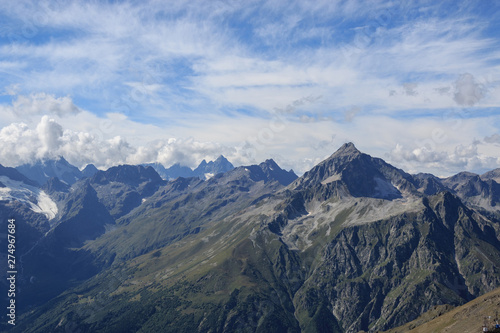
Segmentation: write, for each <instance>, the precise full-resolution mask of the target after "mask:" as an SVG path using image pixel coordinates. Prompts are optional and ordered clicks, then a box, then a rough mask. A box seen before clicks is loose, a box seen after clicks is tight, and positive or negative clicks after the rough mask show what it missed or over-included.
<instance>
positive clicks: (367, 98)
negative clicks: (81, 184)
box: [0, 1, 500, 170]
mask: <svg viewBox="0 0 500 333" xmlns="http://www.w3.org/2000/svg"><path fill="white" fill-rule="evenodd" d="M484 6H486V5H485V4H484V3H483V2H479V1H478V2H469V3H467V4H462V5H461V6H456V4H455V3H454V2H451V1H450V2H439V3H435V4H432V5H430V4H428V3H427V2H425V1H422V2H410V1H408V2H403V3H401V4H397V5H396V4H395V3H393V2H390V1H371V2H369V3H368V4H367V3H366V2H362V1H314V2H305V1H248V2H244V3H243V2H238V1H220V2H213V1H194V2H193V1H176V2H169V3H165V2H163V1H147V2H143V3H140V2H132V1H122V2H112V3H110V2H104V1H103V2H100V1H96V2H90V3H82V2H78V1H70V2H62V1H55V2H42V3H40V4H34V3H32V2H29V1H25V2H23V1H18V2H3V3H1V4H0V12H1V13H2V14H1V16H2V21H3V22H5V23H3V25H1V26H0V38H1V40H0V78H1V80H2V84H3V87H2V89H1V90H2V91H3V92H4V93H3V96H0V102H1V103H2V104H1V105H0V112H1V113H2V115H5V116H4V117H2V120H1V121H0V124H1V126H2V127H4V129H7V128H10V127H9V125H10V123H11V122H13V121H18V122H19V121H21V119H19V118H20V117H22V116H25V117H28V118H27V119H23V122H24V123H26V126H28V129H29V131H32V132H26V131H28V129H26V128H25V127H23V128H24V129H25V130H21V128H20V127H15V128H16V129H17V130H16V131H14V130H13V129H12V128H10V129H9V131H13V132H12V133H14V134H15V133H18V134H15V135H14V134H13V135H14V137H16V138H19V140H21V141H22V140H24V139H21V138H24V137H33V138H38V140H41V139H40V135H39V133H38V132H37V131H38V130H37V129H35V127H34V126H37V124H38V123H39V121H40V119H41V118H40V117H41V116H42V115H49V116H50V117H51V118H50V119H52V118H53V119H54V121H55V122H56V123H57V124H60V126H62V128H63V132H64V133H70V132H71V133H87V134H89V135H90V136H92V135H94V136H97V137H98V138H99V140H101V141H102V142H108V143H105V144H104V146H106V145H109V147H120V148H119V149H118V148H116V149H115V148H109V149H110V151H116V153H109V154H108V155H109V156H110V161H111V159H113V158H114V159H115V160H116V161H115V162H126V161H130V162H134V163H135V162H140V161H146V160H149V159H156V160H159V161H163V162H164V163H171V162H173V161H174V160H175V158H178V159H179V161H181V160H182V161H183V162H185V163H187V164H192V163H195V161H196V160H197V159H199V158H200V157H201V156H202V155H203V154H202V153H201V150H197V149H198V148H196V149H194V148H193V149H188V146H189V145H190V144H191V143H193V142H198V143H199V142H204V144H203V145H201V146H199V147H204V149H207V151H210V152H213V151H214V149H219V150H220V151H221V152H222V151H224V152H226V153H227V154H232V156H233V158H234V159H235V160H236V161H238V162H241V163H245V162H250V161H251V160H252V158H254V159H255V158H260V157H263V156H264V155H267V156H265V157H273V156H274V157H276V158H277V159H281V161H282V162H283V163H284V164H286V165H287V166H294V165H301V167H300V168H301V169H304V168H306V167H307V165H308V163H312V162H311V161H312V160H316V159H320V158H323V157H324V156H325V155H327V154H328V150H330V152H331V150H332V149H335V147H328V148H325V149H323V148H321V149H319V148H318V147H322V145H318V142H330V141H331V138H332V137H334V138H335V140H337V141H338V142H332V145H333V146H335V144H336V143H338V144H341V143H342V141H343V140H348V139H349V140H353V141H357V142H359V143H360V144H361V145H362V146H364V148H365V149H366V150H367V151H368V152H373V153H382V154H384V153H388V152H389V154H392V155H391V156H393V157H394V158H393V159H394V162H396V163H401V164H405V165H406V164H408V166H409V167H410V168H412V169H416V168H417V166H418V167H422V168H426V167H431V166H430V164H426V163H427V162H425V161H430V160H429V159H427V160H426V159H423V158H420V159H419V158H417V157H415V156H416V155H415V154H413V155H411V154H412V153H411V152H414V151H415V149H419V147H418V144H415V142H416V141H418V140H424V139H430V140H432V133H430V132H429V131H427V130H425V126H423V125H422V124H426V123H432V124H433V125H432V126H433V127H434V128H437V127H439V128H441V127H443V126H445V124H446V123H447V121H448V119H449V118H450V117H449V116H448V115H449V114H454V115H455V116H454V117H455V118H457V117H458V119H459V120H460V121H462V123H463V124H465V125H464V126H465V127H463V128H461V129H460V130H461V132H462V133H461V135H460V136H456V135H448V138H449V139H448V140H447V141H446V144H444V143H438V144H437V146H438V147H437V148H436V149H435V150H434V152H433V154H431V155H432V156H434V157H435V158H436V161H435V163H436V164H435V165H433V166H432V167H433V168H436V167H437V165H438V164H439V163H443V165H444V167H443V170H444V169H446V165H449V166H450V168H451V167H453V168H455V166H458V165H461V166H463V167H466V168H469V169H470V168H478V165H479V164H477V163H476V164H474V163H468V164H467V163H466V164H463V163H462V164H460V163H459V164H456V163H455V164H453V163H454V162H453V158H447V157H445V155H446V156H452V155H453V156H458V154H457V153H456V151H457V149H458V150H460V148H459V147H465V146H467V145H470V142H473V141H474V139H475V138H476V136H477V135H480V136H482V137H485V136H493V135H495V133H497V132H498V126H499V124H498V121H497V120H496V118H495V117H494V115H498V111H499V108H500V97H499V96H500V94H499V93H498V91H499V89H500V88H499V86H500V67H499V64H500V51H498V50H499V44H500V40H499V38H498V35H497V33H496V31H497V30H495V29H496V28H498V24H497V23H496V22H498V21H499V20H497V18H498V17H497V16H498V12H500V11H499V10H498V9H499V8H498V6H497V5H495V4H489V5H488V6H492V7H489V9H488V10H485V9H484ZM495 6H496V7H495ZM495 15H496V16H495ZM14 88H15V89H14ZM308 96H321V98H319V99H316V100H315V101H314V102H313V103H305V104H302V105H300V106H298V107H296V108H295V109H294V110H293V112H292V113H282V114H280V112H279V111H277V110H279V109H284V108H286V106H287V105H290V104H291V103H293V102H294V101H297V100H300V99H302V98H306V97H308ZM471 108H473V110H470V109H471ZM464 110H466V114H464V112H465V111H464ZM492 113H493V114H492ZM277 114H280V116H281V117H283V118H284V119H285V121H286V122H287V127H286V128H287V129H286V130H283V131H281V132H279V133H278V132H276V131H275V132H273V133H272V134H273V136H274V137H273V139H272V140H271V141H272V142H268V143H266V144H265V145H263V147H264V148H262V149H258V154H257V155H255V154H253V155H252V154H248V151H247V152H245V151H244V149H243V147H247V148H248V144H247V141H248V138H249V137H250V138H251V137H257V136H258V135H259V133H264V132H266V129H269V122H270V121H272V119H273V117H275V116H276V115H277ZM457 115H458V116H457ZM485 116H490V117H493V119H490V123H489V124H488V126H486V128H485V129H483V130H482V133H481V132H478V131H476V128H475V127H474V126H472V125H471V127H467V126H469V124H472V123H475V122H479V123H481V122H482V121H483V120H477V121H476V120H475V119H473V118H475V117H479V118H484V117H485ZM44 119H45V118H44ZM103 121H104V122H109V121H111V122H112V123H113V124H114V128H113V130H112V131H102V130H101V129H100V125H99V124H102V122H103ZM93 122H94V123H95V124H94V125H92V123H93ZM47 124H49V123H47ZM50 124H51V123H50ZM96 124H97V125H96ZM374 124H377V126H380V127H381V129H380V130H379V129H372V128H371V127H370V126H373V125H374ZM421 125H422V126H421ZM16 126H17V125H16ZM47 126H49V125H47ZM92 126H94V128H92ZM120 126H123V128H124V129H126V130H121V129H120ZM397 126H407V127H410V128H419V130H413V129H410V130H401V129H398V128H397ZM101 127H102V126H101ZM105 127H106V126H105ZM108 127H109V126H108ZM37 128H38V127H37ZM108 129H109V128H108ZM6 131H7V130H6ZM263 131H264V132H263ZM9 133H11V132H9ZM20 133H21V134H20ZM22 133H24V134H22ZM28 133H32V134H30V135H28ZM312 133H314V134H312ZM16 135H17V136H16ZM75 135H76V134H75ZM79 135H80V134H78V135H76V136H75V138H76V137H78V138H79V137H80V136H79ZM82 135H83V134H82ZM85 135H86V134H85ZM85 135H84V137H85ZM370 135H371V137H370ZM377 135H379V136H380V137H381V138H383V139H380V138H376V137H375V136H377ZM118 136H119V137H120V138H121V139H120V140H121V141H120V140H118V141H109V140H114V139H113V138H115V137H118ZM464 137H465V139H466V140H465V141H467V142H465V141H464ZM82 138H83V137H82ZM170 138H175V142H177V145H175V144H174V145H172V144H168V142H169V139H170ZM4 140H7V139H6V137H5V136H4ZM33 140H35V139H33ZM58 140H59V141H57V140H56V141H57V142H60V140H63V139H58ZM75 140H76V139H75ZM75 140H70V141H71V142H79V141H78V140H79V139H78V140H76V141H75ZM82 140H83V139H82ZM335 140H334V141H335ZM63 141H64V140H63ZM152 141H154V142H156V143H155V144H159V143H158V142H161V143H162V144H164V146H165V147H177V146H178V147H181V146H182V147H183V148H182V149H184V150H185V151H186V152H187V153H185V154H184V155H183V156H184V157H182V156H181V155H179V154H178V153H171V154H167V153H166V155H162V156H160V155H156V157H155V156H154V154H153V155H151V154H152V153H151V151H153V150H154V149H153V150H151V149H150V147H155V149H156V150H161V149H160V148H158V146H154V145H153V146H151V145H150V144H149V143H148V142H152ZM315 141H316V142H315ZM85 142H87V141H85ZM113 142H114V143H113ZM180 142H182V145H180ZM125 143H126V144H125ZM245 144H246V146H245ZM396 144H399V146H398V147H399V148H398V149H396V148H394V147H396ZM169 145H170V146H169ZM35 146H36V145H35ZM195 146H196V144H194V143H193V144H192V147H195ZM254 146H255V144H254ZM261 146H262V145H261ZM290 146H293V147H297V148H296V149H290V148H289V147H290ZM486 146H487V145H486V143H485V144H482V145H480V146H478V147H480V148H478V150H477V151H478V154H480V155H481V156H483V155H484V156H485V157H487V156H491V157H492V156H493V153H491V154H490V153H488V149H491V151H492V152H493V148H491V147H493V146H492V144H489V146H488V147H490V148H488V149H486V150H485V148H484V147H486ZM51 147H52V148H54V151H57V152H58V153H61V152H64V149H63V148H62V147H64V145H62V146H61V145H60V146H57V147H56V146H51ZM75 147H76V146H75ZM77 147H81V149H87V151H88V152H90V151H91V150H92V149H94V148H95V147H94V148H90V147H93V146H92V145H88V146H85V144H79V145H77ZM85 147H87V148H85ZM210 147H211V148H210ZM311 147H313V148H311ZM314 147H316V149H315V148H314ZM254 148H255V147H254ZM26 149H28V146H26ZM40 149H41V148H36V149H35V148H33V151H35V152H32V153H31V155H30V154H27V155H26V154H21V155H22V157H21V155H20V157H19V158H17V160H19V161H24V160H26V159H28V156H31V157H33V158H34V157H36V156H40V154H41V153H40V151H41V150H40ZM95 149H98V148H95ZM106 149H108V148H106ZM165 149H166V150H165V151H169V150H168V149H170V148H168V149H167V148H165ZM68 151H69V150H68ZM98 151H100V150H99V149H98ZM173 151H174V150H173ZM437 151H442V152H444V155H440V154H437V153H436V152H437ZM47 152H48V151H47ZM47 152H46V153H47ZM407 152H410V153H407ZM44 154H45V153H44ZM44 154H42V155H44ZM99 154H101V153H99ZM99 154H97V153H96V154H94V155H95V156H94V155H91V154H90V153H89V154H87V155H85V154H83V155H82V156H85V158H83V157H82V159H81V160H78V161H77V159H76V158H75V161H77V162H78V163H83V159H87V158H88V159H90V157H92V158H95V159H96V160H98V161H99V163H101V164H102V165H106V164H109V163H111V162H107V160H106V159H105V158H104V157H102V156H104V155H105V154H104V153H102V154H101V155H102V156H101V155H99ZM120 154H123V156H122V155H120ZM190 154H191V155H192V157H188V155H190ZM311 154H312V155H314V156H312V157H311V156H310V155H311ZM97 155H99V156H97ZM251 155H252V156H253V157H252V158H250V157H249V156H251ZM100 156H101V157H100ZM166 156H170V157H166ZM419 156H423V155H419ZM434 157H433V158H434ZM308 158H310V160H309V162H303V161H306V160H307V159H308ZM429 158H431V157H429ZM486 160H487V159H483V161H486ZM491 161H492V160H488V162H487V163H486V162H485V163H486V164H484V163H483V164H481V165H483V166H485V165H488V166H495V165H494V163H493V162H491ZM424 162H425V163H424ZM433 163H434V162H433ZM296 168H297V167H296Z"/></svg>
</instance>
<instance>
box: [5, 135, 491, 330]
mask: <svg viewBox="0 0 500 333" xmlns="http://www.w3.org/2000/svg"><path fill="white" fill-rule="evenodd" d="M131 170H132V169H131ZM133 170H135V171H138V169H133ZM135 171H134V172H119V173H117V175H121V176H120V177H114V176H113V177H111V175H109V177H108V176H106V177H104V178H103V177H102V176H104V174H102V173H98V174H96V176H95V177H94V178H93V179H90V180H87V181H84V182H79V183H77V184H75V185H74V187H72V189H71V190H70V191H69V193H70V194H61V196H62V197H64V198H66V199H65V200H64V201H63V202H61V203H60V205H61V209H60V212H62V213H61V216H60V217H59V218H58V221H59V222H57V223H56V224H55V225H54V227H53V229H52V230H53V231H51V232H49V233H47V235H52V236H51V237H52V238H51V239H52V243H51V242H49V241H41V242H40V244H43V245H44V247H42V248H40V249H39V250H40V251H37V252H36V253H44V254H50V255H51V256H53V257H55V258H58V256H59V254H63V255H65V256H67V259H65V261H60V262H63V263H68V262H72V263H75V264H74V265H73V266H70V268H71V269H69V270H64V275H63V276H62V280H59V281H58V285H57V286H52V287H51V286H50V280H47V279H48V278H47V277H42V278H45V279H46V280H44V281H40V280H38V281H37V280H36V279H34V280H33V283H31V282H30V283H31V284H32V286H31V285H30V286H29V288H26V290H28V291H27V293H29V292H31V293H33V297H35V296H36V295H35V293H36V284H37V283H39V284H40V285H44V286H47V289H46V290H49V291H54V290H57V291H58V294H57V295H56V294H54V295H52V296H51V297H50V300H46V301H44V302H41V303H40V304H33V306H32V307H31V308H30V309H29V311H25V313H24V315H23V316H21V317H20V321H19V323H20V324H19V326H16V327H15V328H14V330H13V331H16V332H67V331H80V332H188V331H189V332H193V331H197V332H358V331H360V330H365V331H371V332H374V331H377V330H387V329H390V328H393V327H397V326H399V325H402V324H404V323H407V322H409V321H411V320H414V319H416V318H418V317H419V316H420V315H422V314H423V313H425V312H427V311H429V310H432V309H434V308H435V306H438V305H444V304H451V305H453V306H458V305H461V304H464V303H466V302H468V301H470V300H472V299H474V298H476V297H478V296H481V295H483V294H485V293H487V292H489V291H491V290H494V289H495V288H498V287H499V286H500V271H499V269H498V267H500V223H499V219H498V209H497V207H496V206H495V205H492V204H491V203H492V202H496V192H495V191H474V192H469V191H466V190H465V189H466V187H467V186H468V185H466V184H467V183H469V184H471V181H473V182H479V181H482V180H481V179H479V178H477V177H476V178H475V177H457V178H454V179H452V181H450V182H446V181H444V180H441V179H439V178H437V177H434V176H432V175H423V174H420V175H417V176H412V175H410V174H408V173H405V172H404V171H402V170H400V169H397V168H395V167H393V166H391V165H390V164H387V163H386V162H384V161H383V160H381V159H378V158H373V157H371V156H369V155H366V154H363V153H361V152H360V151H358V150H357V149H356V147H354V145H353V144H346V145H344V146H342V147H341V148H340V149H339V150H338V151H337V152H335V153H334V154H333V155H332V156H330V157H329V158H328V159H326V160H325V161H323V162H321V163H319V164H318V165H317V166H315V167H314V168H313V169H311V170H310V171H309V172H307V173H305V174H304V175H303V176H302V177H300V178H298V179H296V180H294V178H295V177H294V175H293V174H292V173H290V172H286V171H284V170H282V169H281V168H279V166H277V165H276V163H274V161H272V160H268V161H266V162H264V163H261V164H260V165H254V166H246V167H238V168H235V169H232V170H230V171H228V172H226V173H223V174H219V175H216V176H214V177H212V178H210V179H209V180H206V181H204V180H201V179H199V178H187V179H185V178H178V179H176V180H174V181H170V182H167V183H162V182H161V181H160V180H157V181H155V177H149V176H148V177H142V176H140V177H139V176H138V177H137V179H138V180H140V181H136V182H131V180H130V179H128V178H127V177H125V178H124V179H122V178H123V177H122V176H123V175H132V174H135V175H136V176H137V175H140V174H142V171H141V172H139V173H137V172H135ZM113 174H114V173H113ZM99 177H101V178H99ZM98 178H99V179H101V180H100V181H96V180H97V179H98ZM489 181H491V182H494V180H491V179H490V180H489ZM151 182H153V183H151ZM447 183H449V184H452V185H450V186H452V188H450V187H447V185H446V184H447ZM148 184H152V185H148ZM462 184H465V185H462ZM495 184H496V183H490V185H491V188H492V189H493V188H495V186H496V185H495ZM488 186H489V185H488ZM472 187H473V188H476V187H475V186H472ZM77 188H82V189H83V190H85V191H84V193H86V197H88V200H78V199H77V198H75V197H73V196H74V194H71V193H75V190H74V189H77ZM94 188H95V190H94ZM146 188H147V189H151V190H150V191H146V192H143V191H142V189H146ZM488 188H490V187H488ZM53 189H54V190H55V189H56V187H53ZM64 190H65V191H66V190H67V189H64ZM115 190H116V192H113V191H115ZM129 192H130V193H131V194H130V195H131V196H132V197H135V196H137V195H136V194H134V193H136V192H137V193H138V194H140V198H141V200H140V201H139V200H131V201H130V202H131V203H133V205H131V206H129V205H127V204H126V203H127V202H129V201H128V200H127V201H120V202H122V203H121V205H122V206H123V207H122V208H121V209H120V210H119V211H117V212H114V211H113V205H111V204H110V203H111V202H112V198H113V195H116V196H120V197H122V194H123V193H129ZM113 193H116V194H113ZM120 193H121V194H120ZM141 193H142V194H141ZM468 193H473V197H474V198H473V200H472V201H468V200H467V199H468V198H467V195H468ZM485 198H486V200H483V199H485ZM118 201H119V200H118ZM92 207H95V209H96V208H98V209H99V211H100V212H101V215H102V216H105V220H106V221H103V222H102V223H95V221H94V222H92V223H91V224H90V225H89V221H90V220H91V218H87V212H89V211H92V209H93V208H92ZM104 210H107V211H108V213H109V214H104ZM65 212H68V213H65ZM64 215H69V217H65V216H64ZM68 222H70V223H71V225H74V226H75V227H76V229H75V230H85V231H86V232H85V233H84V234H85V235H86V236H85V237H84V239H83V238H82V237H77V235H74V234H72V233H71V230H73V229H72V228H71V230H70V229H68V228H64V223H66V224H67V225H69V224H68ZM87 225H89V226H93V227H92V228H90V230H89V229H88V228H86V227H84V226H87ZM59 229H61V230H62V229H64V230H63V231H64V232H56V230H59ZM91 231H94V232H91ZM79 234H80V233H79ZM59 235H66V236H71V237H70V239H72V240H73V241H71V242H68V241H67V240H66V238H68V237H66V236H65V237H63V238H64V239H60V238H58V236H59ZM51 244H53V245H51ZM56 245H57V246H56ZM42 250H43V251H45V252H43V251H42ZM33 258H36V256H35V255H33ZM68 258H69V259H68ZM33 262H36V261H35V260H33ZM57 262H59V261H55V265H56V266H57ZM26 264H28V261H27V262H26ZM53 264H54V263H53ZM78 267H88V269H86V270H85V272H87V273H88V274H87V275H84V274H82V273H83V272H82V271H81V270H78ZM54 269H55V268H54ZM59 269H61V270H62V269H63V268H59ZM32 272H35V270H32ZM48 273H49V272H47V274H48ZM58 288H62V290H58ZM25 293H26V292H25ZM47 295H49V294H48V293H47V292H46V296H47ZM23 297H25V298H24V299H26V300H29V299H30V295H26V294H25V295H24V296H23Z"/></svg>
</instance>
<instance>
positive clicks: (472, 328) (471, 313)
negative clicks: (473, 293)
mask: <svg viewBox="0 0 500 333" xmlns="http://www.w3.org/2000/svg"><path fill="white" fill-rule="evenodd" d="M498 314H500V288H498V289H495V290H493V291H491V292H489V293H487V294H485V295H483V296H480V297H478V298H476V299H474V300H473V301H470V302H468V303H466V304H464V305H462V306H459V307H456V308H454V309H453V308H450V307H449V306H441V307H436V308H435V309H433V310H431V311H429V312H428V313H426V314H424V315H422V317H420V318H418V319H417V320H415V321H412V322H410V323H408V324H406V325H403V326H401V327H398V328H395V329H392V330H389V331H387V332H386V333H403V332H412V333H438V332H460V333H477V332H482V326H483V325H484V324H486V325H487V326H488V328H489V331H490V332H492V328H493V327H494V325H495V323H496V321H495V319H496V318H497V315H498ZM493 331H494V330H493ZM498 331H500V330H498Z"/></svg>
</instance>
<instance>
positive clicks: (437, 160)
mask: <svg viewBox="0 0 500 333" xmlns="http://www.w3.org/2000/svg"><path fill="white" fill-rule="evenodd" d="M480 145H481V142H480V141H474V142H472V143H471V144H469V145H463V144H459V145H457V146H455V147H454V148H453V149H452V150H449V151H447V150H439V151H438V150H435V149H432V148H429V147H416V148H410V147H405V146H403V145H401V144H396V147H394V149H393V150H392V151H391V152H390V153H389V154H388V157H389V158H390V160H391V161H392V162H395V163H398V164H400V165H411V168H412V170H407V171H410V172H419V171H422V170H427V171H428V172H433V173H435V174H437V175H441V176H449V175H451V174H453V173H458V172H460V171H464V170H473V171H476V172H481V171H486V170H491V169H494V168H497V167H498V166H499V163H500V159H499V158H496V157H493V156H490V155H488V154H484V153H481V152H480V149H479V147H480Z"/></svg>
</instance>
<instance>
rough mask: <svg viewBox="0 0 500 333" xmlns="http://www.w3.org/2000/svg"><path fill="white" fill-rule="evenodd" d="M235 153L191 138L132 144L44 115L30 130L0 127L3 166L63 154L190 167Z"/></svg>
mask: <svg viewBox="0 0 500 333" xmlns="http://www.w3.org/2000/svg"><path fill="white" fill-rule="evenodd" d="M235 152H236V149H235V148H229V147H226V146H224V145H221V144H217V143H213V142H199V141H196V140H194V139H192V138H191V139H175V138H170V139H165V140H155V141H152V142H148V143H146V144H144V145H142V146H139V147H134V146H133V145H131V144H130V143H129V142H128V141H127V140H126V139H125V138H123V137H121V136H114V137H112V138H109V139H104V138H103V137H102V136H100V135H96V134H94V133H89V132H79V131H74V130H70V129H64V128H63V127H62V126H61V125H60V124H59V123H58V122H56V121H55V120H54V119H51V118H50V117H48V116H43V117H42V118H41V120H40V122H39V123H38V124H37V125H36V126H35V127H34V129H32V128H30V127H29V126H28V125H27V124H24V123H14V124H11V125H9V126H6V127H4V128H2V129H1V130H0V164H2V165H5V166H17V165H21V164H25V163H32V162H34V161H35V160H40V159H41V160H43V159H52V158H56V157H58V156H64V157H65V158H66V159H67V160H68V161H69V162H70V163H72V164H74V165H76V166H78V167H82V166H84V165H86V164H88V163H93V164H95V165H96V166H97V167H101V168H107V167H110V166H113V165H118V164H141V163H149V162H160V163H162V164H164V165H165V166H170V165H172V164H174V163H180V164H182V165H187V166H191V167H193V166H196V165H197V164H198V163H199V162H200V161H201V160H203V159H209V160H213V159H215V158H216V157H217V156H219V155H220V154H224V155H225V156H228V157H231V156H234V154H235Z"/></svg>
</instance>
